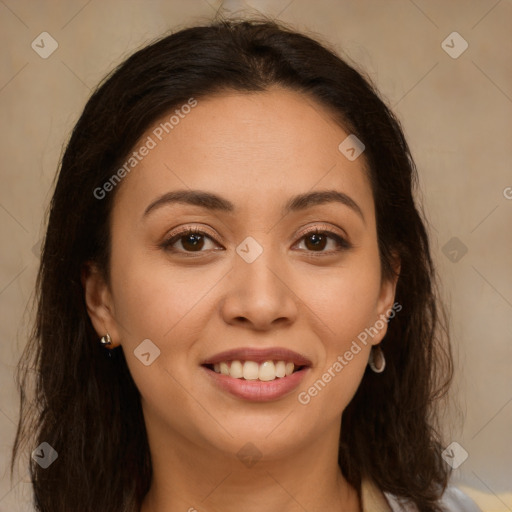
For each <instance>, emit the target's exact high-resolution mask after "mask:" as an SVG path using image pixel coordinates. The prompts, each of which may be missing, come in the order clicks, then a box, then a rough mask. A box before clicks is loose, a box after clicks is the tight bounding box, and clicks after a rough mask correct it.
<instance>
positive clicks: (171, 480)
mask: <svg viewBox="0 0 512 512" xmlns="http://www.w3.org/2000/svg"><path fill="white" fill-rule="evenodd" d="M333 427H334V428H332V429H331V430H330V431H328V432H325V433H323V435H321V436H318V435H317V436H316V438H315V439H311V440H308V442H307V443H303V444H302V445H301V446H300V447H295V448H294V449H293V450H291V449H287V450H283V451H282V452H281V453H278V452H277V450H276V448H275V447H274V448H273V449H272V443H271V442H269V443H267V444H266V446H264V445H263V444H262V442H261V440H258V441H257V442H256V443H255V444H248V443H246V442H243V441H240V443H236V442H235V443H234V446H235V448H234V449H233V450H230V449H226V450H221V449H218V448H214V447H212V446H206V447H205V446H199V445H198V444H197V443H195V442H194V441H193V440H191V439H188V438H185V437H183V436H180V435H178V434H177V433H175V432H173V433H169V431H168V429H167V431H166V432H165V433H164V431H163V430H162V431H159V430H158V428H155V425H154V423H153V424H152V427H151V428H148V440H149V444H150V447H151V457H152V465H153V479H152V483H151V488H150V490H149V492H148V494H147V495H146V497H145V499H144V502H143V505H142V508H141V512H173V511H176V510H183V511H188V512H199V511H200V512H203V511H205V512H206V511H214V510H222V511H223V512H235V511H239V510H244V512H260V511H261V510H265V511H267V512H278V511H279V512H304V510H307V511H308V512H320V511H322V512H323V511H325V510H343V511H345V512H360V511H361V505H360V500H359V496H358V493H357V491H356V490H355V489H354V488H353V487H352V486H351V485H350V484H349V483H348V482H347V481H346V479H345V478H344V476H343V475H342V473H341V471H340V468H339V466H338V460H337V456H338V439H339V427H337V426H333ZM269 439H270V438H269ZM230 442H231V443H233V441H232V440H230ZM256 444H257V446H256ZM243 446H244V447H245V448H244V450H242V453H244V454H246V455H247V456H246V457H242V456H240V455H237V453H239V452H240V448H241V447H243ZM258 447H260V448H261V449H260V448H258Z"/></svg>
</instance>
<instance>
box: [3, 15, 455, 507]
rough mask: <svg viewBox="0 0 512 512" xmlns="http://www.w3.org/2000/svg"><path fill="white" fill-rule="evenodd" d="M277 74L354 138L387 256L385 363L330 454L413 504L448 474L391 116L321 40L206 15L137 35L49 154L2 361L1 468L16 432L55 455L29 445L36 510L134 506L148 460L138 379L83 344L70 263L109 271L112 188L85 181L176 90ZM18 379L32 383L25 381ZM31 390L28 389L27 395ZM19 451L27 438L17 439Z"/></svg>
mask: <svg viewBox="0 0 512 512" xmlns="http://www.w3.org/2000/svg"><path fill="white" fill-rule="evenodd" d="M272 86H280V87H284V88H288V89H290V90H293V91H298V92H301V93H303V94H305V95H306V96H307V97H309V98H311V99H312V100H313V101H316V102H318V103H320V104H322V105H324V106H326V107H327V108H328V109H329V111H330V112H331V113H332V115H333V116H335V119H337V120H338V122H339V124H340V126H341V127H343V128H344V129H345V130H346V131H348V132H349V133H354V134H355V135H356V136H357V137H358V138H359V139H361V140H362V141H363V142H364V144H365V146H366V149H365V151H364V154H363V158H364V162H365V164H366V171H365V172H367V173H368V177H369V179H370V182H371V187H372V192H373V197H374V201H375V210H376V220H377V236H378V246H379V251H380V261H381V266H382V272H383V276H384V277H391V276H393V272H394V271H393V261H394V260H393V255H398V257H399V259H400V263H401V268H400V275H399V279H398V282H397V288H396V295H395V300H396V301H397V302H399V303H400V305H402V311H401V312H400V313H399V314H397V315H396V317H395V318H394V319H393V320H391V321H390V323H389V325H388V331H387V334H386V336H385V337H384V339H383V343H382V346H383V348H384V352H385V355H386V361H387V366H386V371H385V372H384V373H382V374H375V373H373V372H372V371H369V370H368V369H367V370H366V372H365V375H364V377H363V380H362V382H361V384H360V386H359V388H358V390H357V392H356V394H355V396H354V398H353V399H352V401H351V402H350V404H349V405H348V406H347V407H346V409H345V411H344V412H343V417H342V424H343V428H342V433H341V438H340V446H339V465H340V467H341V470H342V472H343V474H344V475H345V477H346V478H347V480H348V481H349V482H350V483H351V484H352V485H353V486H354V487H355V488H356V489H360V485H361V481H362V478H365V477H366V478H370V479H372V480H373V481H374V482H375V483H376V484H377V486H378V487H379V488H380V489H381V490H383V491H387V492H389V493H392V494H395V495H397V496H400V497H404V498H406V499H409V500H411V501H412V502H413V503H414V504H416V505H417V506H418V507H419V509H420V510H421V511H422V512H430V511H432V512H437V511H440V510H441V508H440V505H439V504H438V499H439V497H440V495H441V494H442V492H443V491H444V490H445V488H446V486H447V483H448V479H449V475H450V473H449V467H448V466H447V465H446V464H445V463H444V461H443V460H442V458H441V451H442V435H441V428H440V422H439V420H438V417H439V416H438V412H437V411H438V404H439V401H440V399H441V398H443V397H445V396H446V395H447V390H448V387H449V384H450V382H451V379H452V374H453V362H452V352H451V348H450V344H449V335H448V322H447V319H446V318H447V314H446V312H445V309H444V305H443V303H442V302H441V299H440V294H439V292H438V285H437V284H436V283H437V277H436V271H435V267H434V265H433V262H432V259H431V255H430V247H429V239H428V235H427V231H426V227H425V225H426V220H425V215H424V214H423V211H422V209H421V206H416V203H415V199H414V192H415V190H416V188H417V182H418V178H417V171H416V167H415V164H414V162H413V159H412V157H411V154H410V151H409V148H408V145H407V143H406V140H405V138H404V135H403V132H402V129H401V127H400V123H399V121H398V120H397V118H396V117H395V116H394V115H393V114H392V112H391V111H390V110H389V109H388V107H387V106H386V105H385V103H384V101H383V100H382V99H380V97H379V94H378V93H377V92H376V90H375V88H374V87H373V86H372V85H371V82H370V80H369V79H368V78H365V77H364V76H363V75H362V74H361V73H360V72H358V71H356V69H355V68H354V66H353V65H350V64H348V63H347V62H345V60H343V59H341V58H340V57H339V56H338V55H337V53H336V52H335V51H334V50H333V49H332V48H330V47H329V45H328V44H326V43H320V42H318V41H317V40H315V39H313V38H310V37H309V36H306V35H305V34H301V33H297V32H296V31H294V30H292V29H291V28H290V27H288V26H286V25H284V24H282V23H278V22H276V21H273V20H270V19H267V18H264V17H263V18H261V19H260V18H258V19H257V18H254V19H251V20H240V19H239V20H233V19H232V20H224V19H220V20H219V19H216V20H214V21H213V22H208V23H204V26H194V27H190V28H184V29H181V30H179V31H177V32H175V33H173V34H171V35H168V36H165V37H163V38H160V39H159V40H157V41H155V42H153V43H151V44H149V45H148V46H146V47H144V48H142V49H140V50H139V51H137V52H136V53H134V54H133V55H131V56H130V57H129V58H127V59H126V60H125V61H124V62H123V63H122V64H120V65H119V66H118V67H117V68H116V69H115V70H114V71H112V72H111V73H110V75H108V76H107V77H106V78H105V79H104V80H103V82H102V83H101V84H100V85H99V86H98V88H97V89H96V90H95V92H94V93H93V94H92V96H91V97H90V99H89V101H88V102H87V104H86V106H85V108H84V111H83V113H82V114H81V116H80V118H79V120H78V122H77V124H76V126H75V128H74V130H73V132H72V135H71V138H70V140H69V142H68V145H67V148H66V150H65V152H64V154H63V156H62V159H61V163H60V170H59V173H58V177H57V179H56V184H55V190H54V193H53V197H52V200H51V204H50V208H49V218H48V226H47V231H46V237H45V239H44V243H43V248H42V256H41V264H40V269H39V273H38V277H37V284H36V295H35V305H36V308H37V311H36V316H35V323H34V325H33V331H32V332H31V336H30V339H29V342H28V344H27V346H26V348H25V351H24V352H23V355H22V358H21V360H20V363H19V368H18V372H17V383H18V386H19V389H20V395H21V402H20V422H19V425H18V430H17V434H16V440H15V444H14V447H13V454H12V464H11V475H12V471H13V467H14V464H15V461H16V460H17V459H18V458H19V457H20V454H21V452H22V451H24V450H23V448H24V447H25V448H34V447H35V446H37V445H38V444H39V443H41V442H44V441H46V442H48V443H49V444H50V445H51V446H52V447H53V448H54V449H55V450H56V451H57V452H58V454H59V455H58V459H57V460H56V461H55V462H54V463H53V464H52V465H51V466H50V467H48V468H47V469H42V468H41V467H40V466H39V465H38V464H36V463H35V462H34V461H33V460H32V459H31V458H29V464H30V474H31V479H32V484H33V490H34V502H35V506H36V509H37V510H38V511H42V512H69V511H70V510H77V511H80V512H89V511H90V512H128V511H129V512H132V511H133V512H138V511H139V508H140V506H141V503H142V500H143V497H144V495H145V494H146V493H147V491H148V489H149V487H150V483H151V478H152V467H151V459H150V454H149V446H148V442H147V436H146V430H145V424H144V418H143V414H142V408H141V404H140V395H139V392H138V390H137V388H136V386H135V383H134V381H133V380H132V377H131V375H130V373H129V371H128V367H127V364H126V360H125V357H124V354H123V352H122V348H120V347H119V348H117V349H115V351H114V352H115V353H116V354H117V355H116V356H115V357H111V358H108V357H106V356H105V354H106V353H110V351H106V350H104V349H103V348H102V347H101V346H100V345H99V344H98V336H97V334H96V332H95V331H94V329H93V327H92V324H91V321H90V319H89V316H88V314H87V310H86V307H85V299H84V289H83V286H82V283H81V270H82V268H83V266H84V263H85V262H87V261H93V262H96V263H97V265H98V266H99V267H100V269H101V270H102V272H103V273H104V276H105V279H106V281H107V282H109V261H110V259H109V258H110V257H109V244H110V233H109V218H110V213H111V209H112V204H113V199H114V197H115V190H114V191H113V192H112V193H110V194H107V195H106V197H105V198H104V199H102V200H98V199H97V198H96V197H95V196H94V195H93V191H94V190H95V189H96V188H97V187H101V186H102V185H103V184H104V183H105V182H106V181H107V180H108V179H109V178H110V177H111V176H112V175H113V173H114V172H115V170H116V169H118V168H119V166H120V165H122V162H124V160H125V159H126V157H127V155H128V154H129V153H130V152H131V150H132V148H133V147H134V145H135V143H136V142H137V141H138V140H139V138H140V137H141V135H142V134H143V133H144V132H145V131H146V130H147V129H149V128H150V127H151V126H152V124H153V123H154V122H155V121H156V120H158V119H160V118H161V117H162V116H163V115H165V114H166V113H168V112H169V111H171V110H172V109H173V108H175V107H177V106H180V105H182V104H184V103H186V102H187V100H188V99H189V98H191V97H194V98H196V99H200V98H201V97H207V96H209V95H212V94H214V93H216V92H222V91H240V92H256V91H266V90H268V89H269V88H271V87H272ZM31 382H32V384H30V383H31ZM29 390H32V394H33V396H30V395H31V393H29ZM27 451H30V450H27Z"/></svg>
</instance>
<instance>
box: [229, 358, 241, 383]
mask: <svg viewBox="0 0 512 512" xmlns="http://www.w3.org/2000/svg"><path fill="white" fill-rule="evenodd" d="M229 375H231V377H233V378H234V379H241V378H242V377H243V376H244V367H243V365H242V363H241V362H240V361H233V362H232V363H231V368H230V369H229Z"/></svg>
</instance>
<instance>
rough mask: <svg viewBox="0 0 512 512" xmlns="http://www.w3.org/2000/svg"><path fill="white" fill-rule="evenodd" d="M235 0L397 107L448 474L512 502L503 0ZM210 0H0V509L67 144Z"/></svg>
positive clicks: (494, 502) (511, 188)
mask: <svg viewBox="0 0 512 512" xmlns="http://www.w3.org/2000/svg"><path fill="white" fill-rule="evenodd" d="M243 3H244V2H235V1H229V2H224V6H223V8H224V9H225V10H226V12H228V11H229V10H230V9H233V8H237V6H239V5H242V4H243ZM246 4H248V5H251V6H252V7H254V8H258V9H259V10H260V11H262V12H265V13H267V14H270V15H273V16H278V17H279V18H280V19H282V20H284V21H286V22H289V23H292V24H293V25H294V26H295V27H296V28H298V29H303V30H309V31H310V33H312V35H317V36H318V37H320V38H321V39H323V40H324V41H327V42H330V43H332V44H333V45H334V46H335V47H336V48H337V49H338V51H340V52H341V53H342V54H343V55H345V56H347V57H349V58H350V59H352V60H353V61H355V62H356V63H357V65H358V66H359V67H360V68H362V69H364V70H366V71H367V72H368V74H369V75H370V76H371V78H372V79H373V80H374V81H375V82H376V84H377V86H378V87H379V89H380V90H381V92H382V94H383V95H384V97H385V98H386V99H387V101H388V103H389V104H390V105H391V106H392V107H393V109H394V110H395V111H396V112H397V114H398V116H399V117H400V119H401V121H402V123H403V126H404V129H405V132H406V136H407V137H408V140H409V142H410V145H411V148H412V151H413V156H414V157H415V159H416V162H417V164H418V168H419V171H420V180H421V187H422V194H421V197H419V199H420V200H421V201H422V202H423V204H424V207H425V210H426V214H427V217H428V218H429V219H430V222H431V226H430V233H431V235H432V245H433V253H434V258H435V260H436V263H437V266H438V269H439V272H440V274H441V278H442V283H443V293H444V296H445V299H446V301H447V302H448V303H449V307H450V310H451V314H452V317H451V326H452V333H453V342H454V345H455V350H456V354H457V377H456V381H455V386H454V388H453V397H454V398H456V399H457V400H459V402H460V404H461V409H462V412H463V415H462V417H460V416H459V418H458V421H459V422H458V423H455V424H453V422H451V421H450V420H449V418H450V417H453V418H455V419H457V416H456V415H455V414H454V413H453V411H451V412H450V413H447V415H446V424H447V430H448V431H449V432H450V438H449V439H450V441H456V442H458V443H459V444H460V445H461V446H462V447H463V448H464V449H465V450H466V451H467V453H468V458H467V459H466V460H465V462H464V463H463V464H462V465H461V466H460V467H459V468H458V469H456V470H455V471H454V483H456V484H458V485H459V486H460V487H461V488H463V489H464V490H466V492H468V494H470V495H471V496H473V498H474V499H475V500H476V501H477V502H478V503H479V504H480V506H481V508H482V509H483V510H484V511H485V512H493V511H496V512H497V511H512V462H511V458H512V443H511V432H512V379H511V374H512V372H511V368H512V365H511V362H512V343H511V339H512V270H511V263H512V260H511V254H512V231H511V225H512V223H511V221H512V169H511V156H512V149H511V147H512V144H511V142H512V80H511V79H512V39H511V37H510V34H511V32H512V30H511V29H512V3H511V1H510V0H472V1H461V0H457V1H455V0H451V1H449V2H446V1H444V0H433V1H427V0H414V1H413V0H393V1H386V2H385V1H382V0H364V1H359V2H355V1H353V2H348V1H340V0H338V1H337V0H314V1H311V0H310V1H308V0H282V1H281V0H274V1H270V0H268V1H256V0H253V1H250V2H249V1H248V2H246ZM219 7H221V2H220V1H219V0H217V1H216V0H208V1H206V0H191V1H185V0H159V1H151V2H150V1H147V2H142V1H130V2H128V1H121V0H115V1H113V0H110V1H99V0H92V1H89V2H88V1H87V0H73V1H61V2H57V1H49V0H46V1H32V2H30V1H27V0H23V1H15V0H0V31H1V37H2V43H3V44H2V52H1V54H0V108H1V111H2V117H1V121H0V123H1V124H0V130H1V135H0V155H1V165H0V172H1V189H0V237H1V240H2V251H1V268H0V335H1V345H0V390H1V391H0V440H1V441H0V475H1V476H0V511H9V512H17V511H22V510H23V511H28V510H30V507H29V506H28V505H27V499H28V498H27V496H28V491H29V488H28V485H27V484H26V483H24V481H25V480H26V475H23V474H21V475H17V476H16V477H15V479H14V481H12V482H11V481H10V480H9V477H8V459H9V450H10V446H11V443H12V440H13V437H14V433H15V423H16V420H17V407H18V405H17V394H16V391H15V388H14V384H13V369H14V366H15V364H16V361H17V359H18V357H19V353H20V349H21V347H22V346H23V344H24V340H25V328H26V325H27V323H28V321H29V316H28V315H27V313H26V312H25V308H26V305H27V302H28V301H29V299H30V296H31V292H32V288H33V285H34V279H35V275H36V269H37V265H38V261H39V260H38V241H39V240H40V238H41V234H42V232H43V222H44V221H43V212H44V210H45V208H46V206H47V204H48V201H49V199H50V193H51V182H52V179H53V176H54V174H55V170H56V166H57V162H58V159H59V156H60V154H61V151H62V147H63V144H64V143H65V141H66V140H67V138H68V135H69V132H70V130H71V128H72V127H73V125H74V123H75V122H76V120H77V118H78V115H79V113H80V111H81V109H82V108H83V106H84V104H85V102H86V100H87V98H88V96H89V94H90V93H91V90H92V88H93V87H94V86H95V85H96V84H97V82H98V81H99V80H100V79H101V78H102V77H103V76H104V75H105V74H106V73H107V72H108V71H109V70H110V69H111V68H112V67H113V66H114V65H115V64H118V63H119V62H120V61H122V60H123V59H124V58H125V57H126V56H128V55H129V54H130V53H131V52H132V51H134V50H135V49H137V48H139V47H140V46H141V45H143V44H144V43H146V42H148V41H149V40H151V39H153V38H155V37H157V36H159V35H160V34H162V33H163V32H166V31H168V30H171V29H172V30H174V29H176V28H179V27H182V26H186V25H190V24H192V23H194V22H195V21H201V22H203V21H205V20H207V19H209V18H211V17H213V16H214V15H215V12H216V11H217V9H219ZM44 31H46V32H48V33H49V34H51V36H52V37H53V38H54V39H55V40H56V41H57V42H58V49H57V50H56V51H55V52H54V53H53V54H52V55H51V56H49V57H48V58H47V59H43V58H41V57H40V56H39V55H38V54H37V53H36V52H35V51H34V50H33V49H32V47H31V43H32V41H33V40H35V39H36V38H37V36H38V35H39V34H40V33H41V32H44ZM454 31H456V32H458V33H459V34H460V35H461V36H462V37H463V38H464V40H465V41H467V43H468V44H469V46H468V48H467V50H466V51H465V52H464V53H462V54H461V55H460V56H459V57H458V58H456V59H454V58H452V57H451V56H449V55H448V53H446V52H445V50H444V49H443V47H442V42H443V41H444V40H445V39H446V38H447V36H448V35H449V34H451V33H452V32H454ZM452 39H453V37H452V38H448V40H447V43H445V44H448V45H449V46H453V48H452V50H451V51H452V52H453V51H457V50H460V49H461V48H462V46H461V43H462V41H460V40H459V41H457V39H453V42H452ZM454 237H456V238H457V240H455V241H453V240H452V238H454ZM450 240H451V242H450ZM447 243H449V245H448V246H447V245H446V244H447ZM464 247H466V248H467V253H465V254H464V255H463V256H462V257H460V256H461V254H462V252H461V248H464ZM453 249H455V252H453ZM450 251H452V252H450ZM458 258H460V259H458ZM457 259H458V261H454V260H457Z"/></svg>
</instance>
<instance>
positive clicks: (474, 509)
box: [361, 479, 482, 512]
mask: <svg viewBox="0 0 512 512" xmlns="http://www.w3.org/2000/svg"><path fill="white" fill-rule="evenodd" d="M361 497H362V502H363V503H362V506H363V512H420V511H418V508H417V507H416V505H414V504H411V503H406V502H405V501H403V499H400V498H398V497H396V496H394V495H393V494H390V493H387V492H382V491H381V490H380V489H379V488H378V487H377V486H376V485H375V484H374V483H373V482H372V481H371V480H368V479H363V481H362V484H361ZM440 504H442V505H443V507H444V508H445V510H446V512H482V510H481V509H480V508H479V507H478V506H477V505H476V503H475V502H474V501H473V500H472V499H471V498H470V497H469V496H468V495H467V494H465V493H463V492H462V491H461V490H460V489H457V488H456V487H454V486H452V485H448V487H447V488H446V490H445V492H444V494H443V496H442V497H441V500H440Z"/></svg>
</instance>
